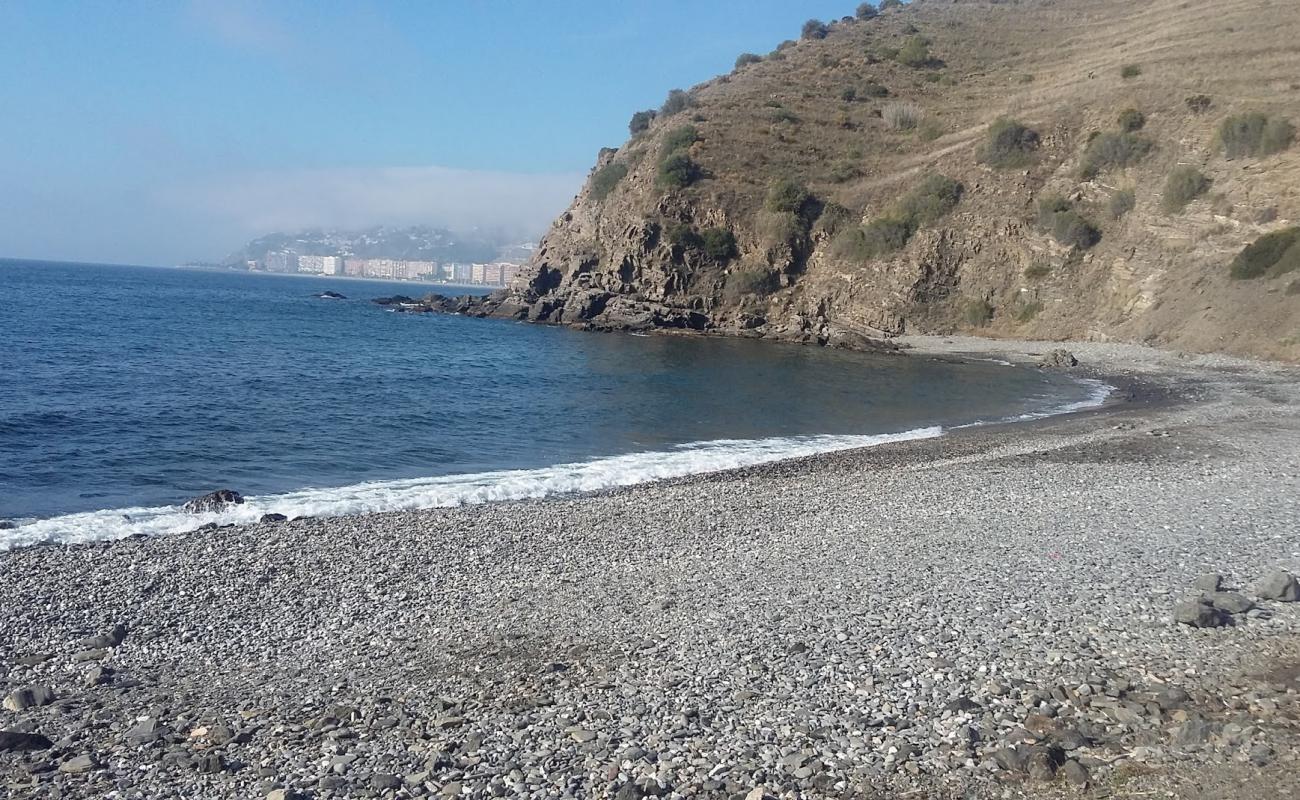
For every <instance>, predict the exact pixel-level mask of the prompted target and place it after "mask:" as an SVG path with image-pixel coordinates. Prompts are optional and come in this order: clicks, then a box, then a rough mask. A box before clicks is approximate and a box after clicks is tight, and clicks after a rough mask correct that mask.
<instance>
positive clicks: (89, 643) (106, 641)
mask: <svg viewBox="0 0 1300 800" xmlns="http://www.w3.org/2000/svg"><path fill="white" fill-rule="evenodd" d="M126 634H127V629H126V626H125V625H122V624H121V623H118V624H117V625H114V626H113V630H111V631H109V632H108V633H101V634H100V635H98V636H91V637H90V638H88V639H82V640H81V641H80V642H79V643H78V644H79V646H80V647H81V648H82V649H85V650H103V649H106V648H109V647H117V646H119V645H120V644H122V642H124V641H126Z"/></svg>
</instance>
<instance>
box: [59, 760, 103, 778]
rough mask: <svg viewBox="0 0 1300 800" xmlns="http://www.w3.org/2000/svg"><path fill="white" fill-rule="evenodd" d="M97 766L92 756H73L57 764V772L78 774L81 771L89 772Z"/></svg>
mask: <svg viewBox="0 0 1300 800" xmlns="http://www.w3.org/2000/svg"><path fill="white" fill-rule="evenodd" d="M98 766H99V764H97V763H96V762H95V759H94V757H93V756H88V755H87V756H74V757H72V758H69V759H68V760H67V761H64V762H63V763H62V764H60V765H59V772H64V773H67V774H69V775H80V774H82V773H83V772H90V771H91V770H92V769H95V768H97V767H98Z"/></svg>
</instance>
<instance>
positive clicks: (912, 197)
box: [897, 175, 965, 228]
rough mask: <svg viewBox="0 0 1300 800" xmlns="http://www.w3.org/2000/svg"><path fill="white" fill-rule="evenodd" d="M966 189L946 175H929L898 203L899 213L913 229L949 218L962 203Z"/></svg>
mask: <svg viewBox="0 0 1300 800" xmlns="http://www.w3.org/2000/svg"><path fill="white" fill-rule="evenodd" d="M964 191H965V187H963V186H962V185H961V183H959V182H958V181H955V180H953V179H952V178H949V177H947V176H946V175H929V176H927V177H926V178H925V179H924V180H922V181H921V182H920V183H919V184H918V185H917V186H916V187H915V188H914V189H912V191H910V192H908V193H907V194H906V195H904V196H903V199H902V200H900V201H899V202H898V207H897V208H898V212H899V214H900V216H901V217H902V218H903V219H906V220H909V221H910V222H911V223H912V225H913V227H914V228H915V227H920V226H922V225H929V224H931V223H933V222H937V221H939V219H940V218H942V217H944V216H947V214H948V212H950V211H952V210H953V209H954V208H956V207H957V204H958V203H959V202H961V196H962V193H963V192H964Z"/></svg>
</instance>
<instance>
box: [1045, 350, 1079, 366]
mask: <svg viewBox="0 0 1300 800" xmlns="http://www.w3.org/2000/svg"><path fill="white" fill-rule="evenodd" d="M1038 366H1040V367H1046V368H1048V369H1067V368H1069V367H1077V366H1079V359H1077V358H1075V357H1074V353H1071V352H1070V351H1069V350H1064V349H1062V348H1057V349H1055V350H1053V351H1052V352H1050V353H1048V354H1047V355H1045V356H1043V357H1042V359H1041V360H1040V361H1039V362H1038Z"/></svg>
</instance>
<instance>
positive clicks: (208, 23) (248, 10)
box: [190, 0, 294, 53]
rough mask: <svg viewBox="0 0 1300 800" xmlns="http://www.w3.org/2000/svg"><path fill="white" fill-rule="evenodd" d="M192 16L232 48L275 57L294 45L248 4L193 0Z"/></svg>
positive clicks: (222, 0) (286, 33) (258, 9)
mask: <svg viewBox="0 0 1300 800" xmlns="http://www.w3.org/2000/svg"><path fill="white" fill-rule="evenodd" d="M190 16H191V17H192V18H193V19H194V21H195V22H196V23H197V24H198V25H199V27H200V28H202V29H204V30H205V31H207V32H208V33H209V34H211V35H212V36H213V37H214V38H216V39H217V40H218V41H220V42H222V43H223V44H227V45H230V46H233V47H239V48H243V49H247V50H256V51H259V52H263V53H276V52H279V51H281V50H283V49H284V48H286V47H290V46H291V45H293V44H294V39H293V37H291V36H290V35H289V34H288V32H286V31H285V30H284V29H283V28H282V27H281V26H280V25H279V24H278V23H277V22H276V21H275V20H273V19H271V18H270V17H268V16H266V14H265V13H264V12H263V11H262V9H261V8H260V7H259V6H258V5H256V4H254V3H249V2H246V1H245V0H191V2H190Z"/></svg>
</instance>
